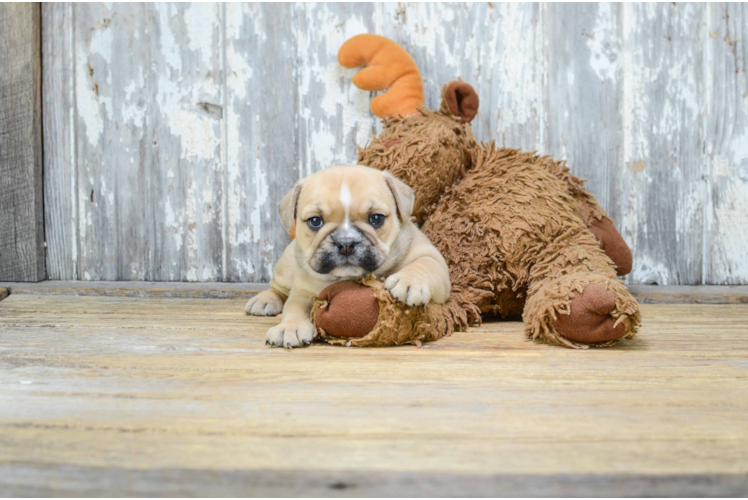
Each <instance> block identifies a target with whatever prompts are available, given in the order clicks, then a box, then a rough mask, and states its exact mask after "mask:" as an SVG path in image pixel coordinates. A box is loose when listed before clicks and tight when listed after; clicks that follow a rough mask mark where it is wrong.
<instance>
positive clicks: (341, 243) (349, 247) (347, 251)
mask: <svg viewBox="0 0 748 500" xmlns="http://www.w3.org/2000/svg"><path fill="white" fill-rule="evenodd" d="M358 243H359V242H358V241H356V240H354V239H353V238H340V239H338V240H335V246H336V247H338V251H339V252H340V253H342V254H343V255H346V256H348V255H351V254H352V253H353V251H354V250H356V246H357V245H358Z"/></svg>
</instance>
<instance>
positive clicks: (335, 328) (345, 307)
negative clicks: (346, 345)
mask: <svg viewBox="0 0 748 500" xmlns="http://www.w3.org/2000/svg"><path fill="white" fill-rule="evenodd" d="M319 300H321V301H323V302H325V305H324V307H319V308H317V310H316V311H315V312H314V322H315V323H316V324H317V326H318V327H320V328H322V329H323V330H324V331H325V332H326V333H327V334H328V335H331V336H333V337H338V338H361V337H365V336H366V335H367V334H368V333H369V332H370V331H372V330H373V329H374V326H375V325H376V324H377V318H378V317H379V301H378V300H377V297H376V295H375V294H374V290H373V289H372V288H371V287H368V286H364V285H361V284H358V283H356V282H355V281H340V282H338V283H333V284H332V285H330V286H328V287H327V288H325V289H324V290H322V292H320V294H319Z"/></svg>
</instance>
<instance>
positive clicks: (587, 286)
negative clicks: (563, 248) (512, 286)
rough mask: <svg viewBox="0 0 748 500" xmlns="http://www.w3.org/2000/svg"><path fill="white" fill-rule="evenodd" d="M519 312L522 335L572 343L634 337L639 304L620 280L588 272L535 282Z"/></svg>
mask: <svg viewBox="0 0 748 500" xmlns="http://www.w3.org/2000/svg"><path fill="white" fill-rule="evenodd" d="M522 317H523V320H524V322H525V333H526V334H527V336H528V337H530V338H532V339H537V340H544V341H545V342H548V343H550V344H557V345H563V346H566V347H573V348H577V349H578V348H585V347H587V346H590V345H594V346H606V345H611V344H612V343H613V342H615V341H616V340H618V339H622V338H625V339H631V338H634V336H635V335H636V331H637V329H638V327H639V323H640V322H641V316H640V314H639V305H638V304H637V302H636V299H634V297H632V296H631V294H630V293H629V291H628V290H627V289H626V285H624V284H623V283H621V282H620V281H618V280H616V279H612V278H610V277H607V276H602V275H599V274H594V273H572V274H565V275H561V276H556V277H551V278H547V279H545V280H543V281H541V282H539V283H537V284H535V285H534V286H533V288H532V289H531V290H530V293H529V294H528V299H527V302H525V309H524V312H523V314H522Z"/></svg>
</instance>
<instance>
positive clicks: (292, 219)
mask: <svg viewBox="0 0 748 500" xmlns="http://www.w3.org/2000/svg"><path fill="white" fill-rule="evenodd" d="M301 186H302V181H299V182H297V183H296V185H295V186H294V187H293V188H292V189H291V191H289V192H288V194H286V196H284V197H283V199H282V200H281V202H280V205H278V213H280V218H281V223H282V224H283V227H284V228H286V232H287V233H288V235H289V236H290V237H291V239H293V238H295V237H296V205H297V204H298V203H299V195H300V194H301Z"/></svg>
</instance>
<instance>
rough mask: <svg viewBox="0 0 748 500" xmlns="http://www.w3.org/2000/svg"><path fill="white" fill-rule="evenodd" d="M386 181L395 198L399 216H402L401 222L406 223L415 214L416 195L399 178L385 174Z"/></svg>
mask: <svg viewBox="0 0 748 500" xmlns="http://www.w3.org/2000/svg"><path fill="white" fill-rule="evenodd" d="M385 179H386V181H387V187H389V188H390V191H392V195H393V196H394V197H395V205H396V206H397V214H398V215H399V216H400V220H401V221H403V222H405V221H406V220H408V219H409V218H410V214H412V213H413V204H414V203H415V201H416V195H415V194H414V193H413V190H412V189H411V188H410V186H408V185H407V184H405V183H404V182H403V181H401V180H400V179H398V178H397V177H394V176H393V175H391V174H385Z"/></svg>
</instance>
